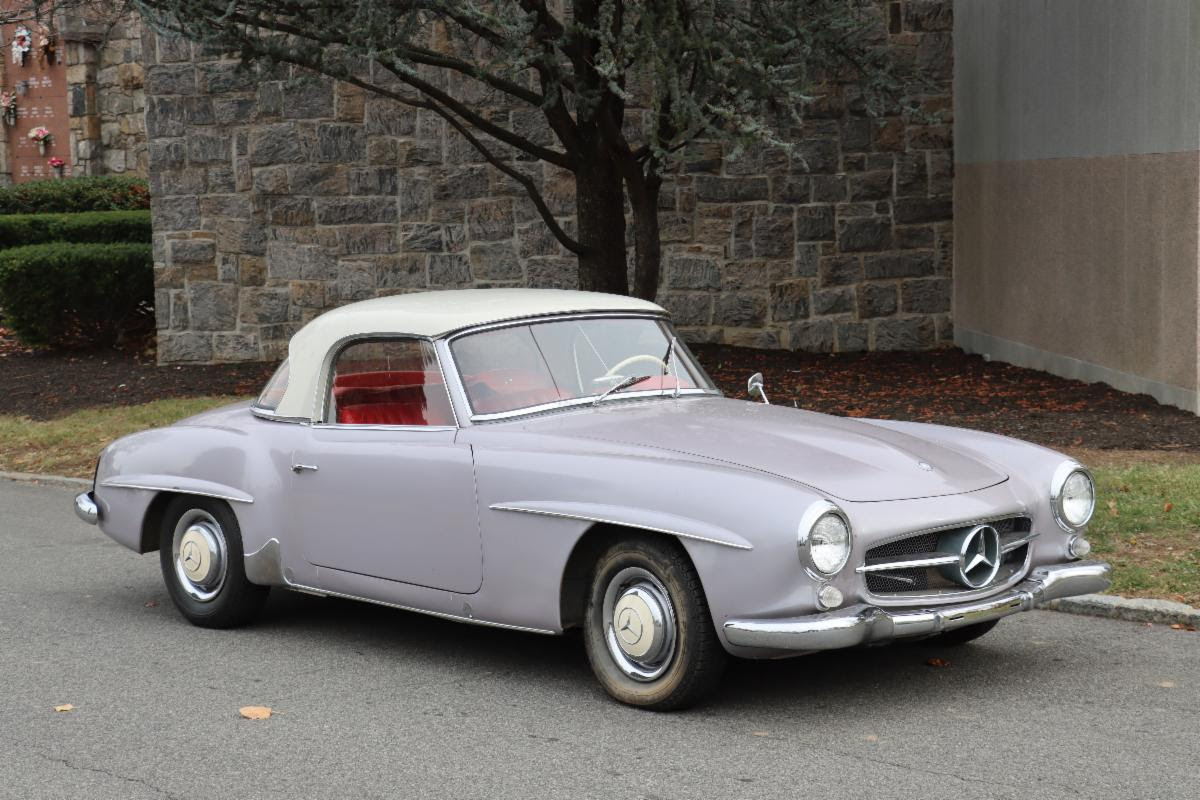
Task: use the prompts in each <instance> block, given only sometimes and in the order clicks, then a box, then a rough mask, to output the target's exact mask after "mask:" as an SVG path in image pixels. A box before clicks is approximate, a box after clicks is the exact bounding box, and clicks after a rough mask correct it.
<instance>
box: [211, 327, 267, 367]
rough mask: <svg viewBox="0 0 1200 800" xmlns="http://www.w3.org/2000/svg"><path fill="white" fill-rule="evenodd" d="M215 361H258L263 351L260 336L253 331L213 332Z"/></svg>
mask: <svg viewBox="0 0 1200 800" xmlns="http://www.w3.org/2000/svg"><path fill="white" fill-rule="evenodd" d="M212 341H213V360H214V361H221V362H225V361H258V360H260V359H261V358H262V351H261V349H260V348H259V346H258V337H257V336H256V335H254V334H253V333H217V334H213V338H212Z"/></svg>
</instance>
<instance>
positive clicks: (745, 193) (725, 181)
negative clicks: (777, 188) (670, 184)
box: [695, 175, 770, 203]
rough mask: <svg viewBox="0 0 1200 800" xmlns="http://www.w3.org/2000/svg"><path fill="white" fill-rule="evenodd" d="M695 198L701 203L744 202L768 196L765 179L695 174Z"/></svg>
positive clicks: (768, 189)
mask: <svg viewBox="0 0 1200 800" xmlns="http://www.w3.org/2000/svg"><path fill="white" fill-rule="evenodd" d="M695 186H696V199H697V200H699V201H700V202H701V203H745V202H749V201H755V200H767V199H769V198H770V188H769V186H768V184H767V179H766V178H762V177H756V178H746V177H739V178H718V177H715V176H712V175H697V176H696V183H695Z"/></svg>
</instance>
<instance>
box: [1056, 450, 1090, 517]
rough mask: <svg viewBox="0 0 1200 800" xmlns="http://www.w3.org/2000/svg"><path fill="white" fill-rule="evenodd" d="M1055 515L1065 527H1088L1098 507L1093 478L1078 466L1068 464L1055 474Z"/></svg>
mask: <svg viewBox="0 0 1200 800" xmlns="http://www.w3.org/2000/svg"><path fill="white" fill-rule="evenodd" d="M1050 499H1051V504H1052V505H1053V506H1054V515H1055V516H1056V517H1057V518H1058V521H1059V523H1060V524H1062V525H1063V526H1064V527H1067V528H1071V529H1075V528H1082V527H1083V526H1084V525H1087V523H1088V520H1090V519H1091V518H1092V511H1093V510H1094V509H1095V507H1096V486H1095V484H1094V483H1093V482H1092V476H1091V475H1089V474H1088V472H1087V470H1085V469H1083V468H1082V467H1080V466H1079V465H1078V464H1074V463H1070V462H1068V463H1066V464H1063V465H1062V466H1061V467H1059V468H1058V471H1057V472H1056V473H1055V474H1054V481H1053V482H1052V484H1051V487H1050Z"/></svg>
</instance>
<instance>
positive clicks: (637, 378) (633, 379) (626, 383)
mask: <svg viewBox="0 0 1200 800" xmlns="http://www.w3.org/2000/svg"><path fill="white" fill-rule="evenodd" d="M644 380H646V376H645V375H630V376H629V377H628V378H626V379H625V380H623V381H621V382H620V383H618V384H617V385H616V386H613V387H612V388H610V389H605V390H604V394H602V395H600V396H599V397H597V398H596V399H595V400H593V401H592V405H593V406H598V405H600V401H601V400H603V399H604V398H606V397H608V396H609V395H610V394H612V393H613V392H619V391H620V390H622V389H628V388H629V387H630V386H633V385H634V384H635V383H641V382H642V381H644Z"/></svg>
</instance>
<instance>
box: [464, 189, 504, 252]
mask: <svg viewBox="0 0 1200 800" xmlns="http://www.w3.org/2000/svg"><path fill="white" fill-rule="evenodd" d="M467 230H468V234H469V236H470V238H471V239H473V240H475V241H497V240H500V239H511V238H512V237H513V234H514V224H513V207H512V200H510V199H508V198H506V197H501V198H497V199H488V200H473V201H471V202H470V203H469V204H468V206H467Z"/></svg>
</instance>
